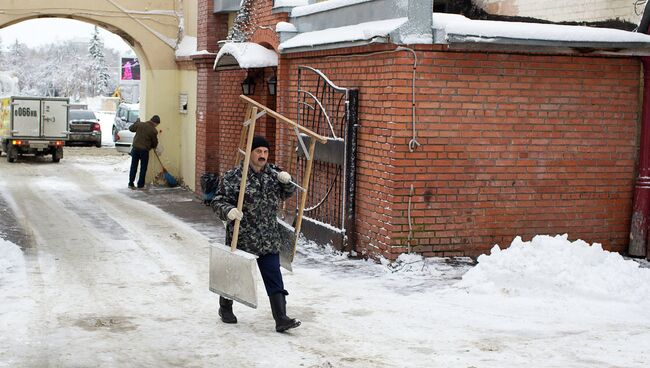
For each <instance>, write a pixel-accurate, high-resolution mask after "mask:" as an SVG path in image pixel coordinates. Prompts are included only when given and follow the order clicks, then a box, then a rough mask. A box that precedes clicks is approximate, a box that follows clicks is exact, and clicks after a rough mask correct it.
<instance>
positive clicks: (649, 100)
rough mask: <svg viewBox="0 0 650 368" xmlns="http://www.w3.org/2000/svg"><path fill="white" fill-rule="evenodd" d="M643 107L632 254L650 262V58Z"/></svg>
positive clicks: (642, 27)
mask: <svg viewBox="0 0 650 368" xmlns="http://www.w3.org/2000/svg"><path fill="white" fill-rule="evenodd" d="M649 26H650V1H648V2H646V5H645V8H644V10H643V16H642V17H641V21H640V22H639V27H637V30H636V31H637V32H640V33H644V34H648V27H649ZM641 64H642V65H643V105H642V107H641V108H642V110H641V140H640V143H639V172H638V174H637V178H636V183H635V186H634V203H633V207H632V208H633V209H632V224H631V227H630V244H629V246H628V254H629V255H630V256H632V257H644V256H645V257H646V258H648V259H650V252H648V251H647V248H648V217H649V216H650V57H648V56H642V57H641Z"/></svg>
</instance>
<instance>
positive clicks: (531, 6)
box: [475, 0, 643, 24]
mask: <svg viewBox="0 0 650 368" xmlns="http://www.w3.org/2000/svg"><path fill="white" fill-rule="evenodd" d="M475 3H476V4H477V5H479V6H482V7H483V9H485V11H487V12H488V13H492V14H501V15H519V16H524V17H534V18H541V19H547V20H550V21H555V22H560V21H578V22H579V21H602V20H608V19H616V18H619V19H621V20H626V21H629V22H632V23H634V24H638V23H639V20H640V19H641V16H640V15H637V14H636V13H635V8H634V1H632V0H545V1H539V0H475ZM637 10H638V12H639V13H642V12H643V5H641V6H639V7H637Z"/></svg>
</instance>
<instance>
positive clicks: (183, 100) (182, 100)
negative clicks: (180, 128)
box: [178, 93, 187, 114]
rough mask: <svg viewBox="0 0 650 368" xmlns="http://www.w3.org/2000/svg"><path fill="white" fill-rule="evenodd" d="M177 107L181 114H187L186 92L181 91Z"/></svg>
mask: <svg viewBox="0 0 650 368" xmlns="http://www.w3.org/2000/svg"><path fill="white" fill-rule="evenodd" d="M178 97H179V99H178V100H179V109H178V112H180V113H181V114H187V93H181V94H180V95H179V96H178Z"/></svg>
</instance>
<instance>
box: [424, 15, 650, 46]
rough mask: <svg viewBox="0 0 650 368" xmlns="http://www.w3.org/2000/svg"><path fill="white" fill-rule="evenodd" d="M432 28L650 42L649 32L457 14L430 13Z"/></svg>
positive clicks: (476, 38) (471, 35) (476, 35)
mask: <svg viewBox="0 0 650 368" xmlns="http://www.w3.org/2000/svg"><path fill="white" fill-rule="evenodd" d="M433 29H434V30H438V31H443V32H445V37H446V40H447V41H449V40H450V38H451V37H450V36H451V35H458V36H462V37H464V40H467V41H473V42H494V41H495V39H516V40H532V41H549V42H598V43H614V42H616V43H650V36H648V35H645V34H641V33H635V32H628V31H622V30H619V29H610V28H594V27H584V26H568V25H559V24H539V23H522V22H503V21H489V20H471V19H468V18H466V17H464V16H462V15H457V14H444V13H434V14H433Z"/></svg>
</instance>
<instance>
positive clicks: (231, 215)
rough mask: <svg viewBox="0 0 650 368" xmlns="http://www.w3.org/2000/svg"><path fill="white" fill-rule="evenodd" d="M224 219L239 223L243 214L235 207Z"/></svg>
mask: <svg viewBox="0 0 650 368" xmlns="http://www.w3.org/2000/svg"><path fill="white" fill-rule="evenodd" d="M226 217H228V220H230V221H235V220H240V221H241V219H242V218H243V217H244V214H243V213H242V212H241V211H240V210H238V209H237V207H235V208H233V209H231V210H230V211H228V215H226Z"/></svg>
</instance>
